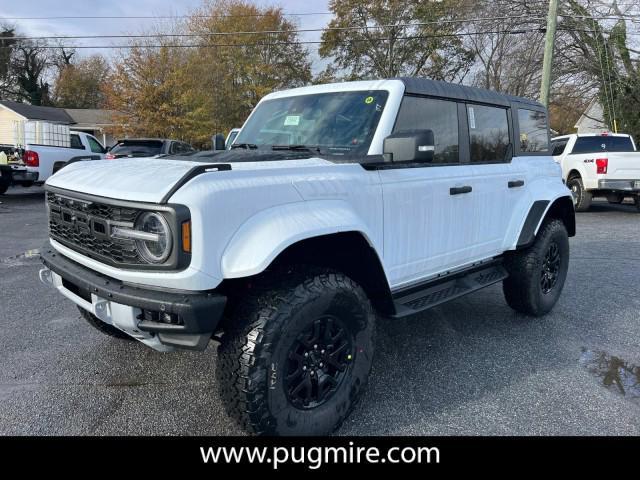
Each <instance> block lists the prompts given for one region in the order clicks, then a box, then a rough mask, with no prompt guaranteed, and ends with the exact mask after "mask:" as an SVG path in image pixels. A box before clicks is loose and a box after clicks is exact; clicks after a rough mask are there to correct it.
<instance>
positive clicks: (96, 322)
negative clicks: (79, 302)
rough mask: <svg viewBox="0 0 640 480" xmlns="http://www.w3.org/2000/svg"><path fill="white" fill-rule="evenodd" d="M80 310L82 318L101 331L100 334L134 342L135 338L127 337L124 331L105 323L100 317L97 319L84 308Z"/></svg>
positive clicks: (79, 308)
mask: <svg viewBox="0 0 640 480" xmlns="http://www.w3.org/2000/svg"><path fill="white" fill-rule="evenodd" d="M78 310H80V315H82V318H84V319H85V320H86V321H87V323H88V324H89V325H91V326H92V327H93V328H95V329H96V330H99V331H100V332H102V333H104V334H105V335H109V336H110V337H115V338H120V339H122V340H134V338H133V337H131V336H129V335H127V334H126V333H124V332H123V331H122V330H119V329H117V328H116V327H114V326H111V325H109V324H108V323H105V322H103V321H102V320H100V319H99V318H98V317H96V316H95V315H94V314H93V313H90V312H87V311H86V310H85V309H84V308H81V307H78Z"/></svg>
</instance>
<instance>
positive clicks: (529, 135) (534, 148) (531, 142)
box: [518, 108, 549, 152]
mask: <svg viewBox="0 0 640 480" xmlns="http://www.w3.org/2000/svg"><path fill="white" fill-rule="evenodd" d="M518 124H519V125H520V150H521V151H522V152H546V151H547V150H549V138H548V136H547V115H546V114H545V113H544V112H540V111H536V110H526V109H524V108H519V109H518Z"/></svg>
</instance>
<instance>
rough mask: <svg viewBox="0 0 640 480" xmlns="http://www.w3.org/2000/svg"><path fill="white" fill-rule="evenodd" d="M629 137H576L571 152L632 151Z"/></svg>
mask: <svg viewBox="0 0 640 480" xmlns="http://www.w3.org/2000/svg"><path fill="white" fill-rule="evenodd" d="M634 151H635V150H634V148H633V143H631V138H630V137H612V136H594V137H578V139H577V140H576V144H575V145H574V146H573V150H572V151H571V153H573V154H580V153H598V152H634Z"/></svg>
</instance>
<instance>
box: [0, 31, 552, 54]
mask: <svg viewBox="0 0 640 480" xmlns="http://www.w3.org/2000/svg"><path fill="white" fill-rule="evenodd" d="M544 30H545V29H544V28H530V29H520V30H494V31H482V32H459V33H441V34H432V35H409V36H403V37H377V38H361V39H355V40H352V41H355V42H370V41H374V42H375V41H381V40H423V39H428V38H447V37H461V36H472V35H498V34H506V35H520V34H523V33H529V32H544ZM320 43H322V40H299V41H298V40H296V41H278V42H255V43H209V44H206V43H205V44H153V45H145V44H141V45H80V46H73V45H43V46H38V47H37V48H43V49H57V48H69V49H72V48H92V49H103V48H115V49H123V48H124V49H126V48H216V47H262V46H264V47H266V46H278V45H313V44H320ZM1 48H13V47H12V46H4V47H3V46H0V49H1Z"/></svg>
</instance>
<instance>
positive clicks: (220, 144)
mask: <svg viewBox="0 0 640 480" xmlns="http://www.w3.org/2000/svg"><path fill="white" fill-rule="evenodd" d="M213 149H214V150H226V149H225V145H224V135H223V134H221V133H216V134H215V136H214V137H213Z"/></svg>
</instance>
